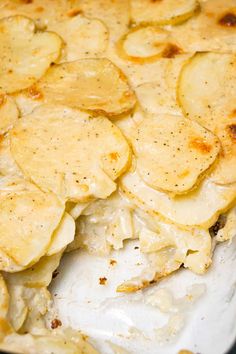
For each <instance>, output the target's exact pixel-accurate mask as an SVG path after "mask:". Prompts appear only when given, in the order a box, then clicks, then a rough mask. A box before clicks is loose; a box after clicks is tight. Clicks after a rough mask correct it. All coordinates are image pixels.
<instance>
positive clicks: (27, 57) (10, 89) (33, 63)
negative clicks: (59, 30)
mask: <svg viewBox="0 0 236 354" xmlns="http://www.w3.org/2000/svg"><path fill="white" fill-rule="evenodd" d="M61 45H62V40H61V38H60V37H59V36H58V35H57V34H55V33H51V32H37V31H36V27H35V24H34V22H33V21H32V20H31V19H29V18H27V17H23V16H12V17H7V18H4V19H2V20H0V53H1V54H0V62H1V65H0V94H5V93H14V92H16V91H19V90H22V89H25V88H27V87H29V86H31V85H32V84H33V83H34V82H36V81H37V80H38V79H39V78H40V77H41V76H42V75H43V74H44V73H45V72H46V70H47V69H48V67H49V66H50V64H51V63H52V62H54V61H55V60H56V59H58V57H59V55H60V50H61Z"/></svg>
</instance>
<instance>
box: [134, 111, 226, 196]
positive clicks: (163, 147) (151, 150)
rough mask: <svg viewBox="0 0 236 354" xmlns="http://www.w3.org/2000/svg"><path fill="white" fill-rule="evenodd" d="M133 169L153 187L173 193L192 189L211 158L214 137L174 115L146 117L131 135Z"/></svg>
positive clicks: (216, 144)
mask: <svg viewBox="0 0 236 354" xmlns="http://www.w3.org/2000/svg"><path fill="white" fill-rule="evenodd" d="M132 145H133V148H134V153H135V156H136V158H137V170H138V172H139V173H140V176H141V177H142V179H143V180H144V181H145V182H146V183H147V184H148V185H150V186H151V187H153V188H155V189H161V190H166V191H169V192H173V193H175V194H180V193H185V192H187V191H189V190H190V189H192V188H193V187H194V186H195V184H196V183H197V182H198V180H199V178H202V177H203V175H204V174H205V173H206V171H207V169H208V168H209V167H210V166H211V165H212V164H213V162H214V161H215V159H216V157H217V155H218V153H219V151H220V143H219V141H218V138H217V137H216V136H215V135H213V134H212V133H211V132H210V131H208V130H206V129H205V128H203V127H202V126H201V125H199V124H198V123H196V122H193V121H191V120H189V119H186V118H184V117H183V116H177V115H167V114H166V115H155V116H149V117H148V118H146V119H144V120H143V122H142V123H141V124H140V125H138V126H137V128H136V130H135V131H134V132H133V134H132Z"/></svg>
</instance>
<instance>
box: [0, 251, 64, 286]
mask: <svg viewBox="0 0 236 354" xmlns="http://www.w3.org/2000/svg"><path fill="white" fill-rule="evenodd" d="M61 257H62V251H61V252H59V253H57V254H54V255H53V256H44V257H42V258H41V259H40V260H39V261H38V262H37V263H36V264H34V265H33V266H32V267H31V268H29V269H26V270H23V271H21V272H17V273H11V274H10V273H4V277H5V279H6V280H7V282H8V284H11V285H12V286H13V285H14V286H15V285H18V286H25V287H28V288H43V287H48V286H49V284H50V283H51V280H52V276H53V272H54V270H56V269H57V267H58V266H59V263H60V260H61Z"/></svg>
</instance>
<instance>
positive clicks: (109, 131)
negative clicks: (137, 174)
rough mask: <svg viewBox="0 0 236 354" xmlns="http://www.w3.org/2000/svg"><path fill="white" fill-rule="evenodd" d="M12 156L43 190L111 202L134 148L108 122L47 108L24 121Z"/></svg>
mask: <svg viewBox="0 0 236 354" xmlns="http://www.w3.org/2000/svg"><path fill="white" fill-rule="evenodd" d="M11 150H12V154H13V156H14V159H15V160H16V162H17V164H18V165H19V166H20V168H21V169H22V171H23V172H24V174H25V175H26V176H28V177H30V178H31V179H32V180H33V181H34V182H35V183H36V184H37V185H38V186H39V187H40V188H42V189H43V190H45V191H48V190H49V191H53V192H54V193H55V194H56V195H58V196H60V197H61V198H62V199H63V200H69V201H74V202H86V201H87V200H89V199H91V198H97V197H99V198H106V197H107V196H108V195H110V194H111V193H112V192H113V191H114V190H115V189H116V184H115V183H114V180H115V179H116V178H118V177H119V176H120V175H121V174H122V173H123V172H124V171H125V170H126V169H127V168H128V166H129V162H130V148H129V145H128V143H127V142H126V140H125V138H124V137H123V135H122V133H121V132H120V131H119V129H118V128H117V127H116V126H114V125H113V124H112V123H111V122H110V121H109V120H108V119H107V118H105V117H96V118H93V117H90V116H89V115H88V114H87V113H84V112H81V111H78V110H73V109H70V108H67V107H64V106H41V107H39V108H38V109H36V110H35V111H34V112H33V113H32V114H31V115H28V116H25V117H24V118H22V119H20V120H19V122H18V124H17V125H16V126H15V128H14V129H13V130H12V131H11Z"/></svg>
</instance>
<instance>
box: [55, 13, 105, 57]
mask: <svg viewBox="0 0 236 354" xmlns="http://www.w3.org/2000/svg"><path fill="white" fill-rule="evenodd" d="M50 30H51V31H54V32H56V33H58V34H59V35H60V36H61V37H62V38H63V40H64V41H65V43H66V48H65V52H66V54H65V56H66V61H72V60H77V59H83V58H95V57H99V56H102V55H103V54H104V52H105V50H106V48H107V45H108V39H109V30H108V29H107V27H106V26H105V25H104V24H103V22H102V21H100V20H97V19H89V18H86V17H84V16H81V15H77V16H74V17H70V18H67V19H65V20H64V21H61V22H58V23H56V24H54V25H52V26H50Z"/></svg>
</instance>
